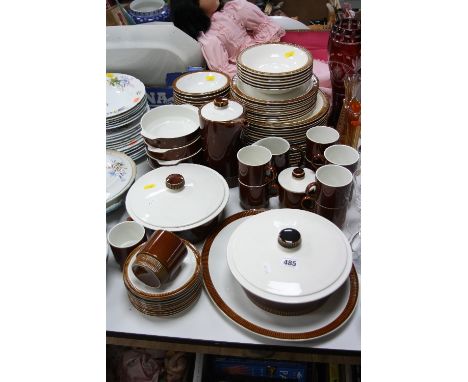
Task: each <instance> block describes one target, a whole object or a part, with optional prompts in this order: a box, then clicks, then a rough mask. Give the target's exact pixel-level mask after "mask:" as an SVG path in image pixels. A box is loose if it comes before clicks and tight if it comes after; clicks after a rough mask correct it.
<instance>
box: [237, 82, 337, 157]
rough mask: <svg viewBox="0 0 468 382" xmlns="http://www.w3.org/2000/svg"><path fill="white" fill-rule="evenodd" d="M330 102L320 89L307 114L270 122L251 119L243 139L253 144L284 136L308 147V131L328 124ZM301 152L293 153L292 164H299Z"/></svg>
mask: <svg viewBox="0 0 468 382" xmlns="http://www.w3.org/2000/svg"><path fill="white" fill-rule="evenodd" d="M329 109H330V102H329V101H328V99H327V97H326V95H325V94H324V93H323V92H322V91H321V90H319V91H318V95H317V102H316V103H315V106H314V108H313V109H312V110H311V111H310V112H309V113H308V114H306V115H304V116H302V117H299V118H291V119H289V120H287V121H286V122H284V121H282V120H278V119H270V120H269V121H268V122H260V121H258V120H254V119H249V125H248V126H247V127H246V128H244V130H243V131H242V140H243V142H244V143H245V144H252V143H254V142H256V141H258V140H259V139H262V138H266V137H282V138H284V139H286V140H287V141H288V142H289V143H290V144H292V145H297V146H299V147H300V148H301V149H302V150H305V147H306V139H307V138H306V132H307V130H308V129H310V128H311V127H313V126H322V125H326V122H327V116H328V111H329ZM300 157H301V154H300V152H297V153H293V154H291V165H292V166H297V165H298V164H299V160H300Z"/></svg>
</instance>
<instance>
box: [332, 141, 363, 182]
mask: <svg viewBox="0 0 468 382" xmlns="http://www.w3.org/2000/svg"><path fill="white" fill-rule="evenodd" d="M359 156H360V155H359V151H357V150H356V149H355V148H354V147H351V146H347V145H333V146H330V147H328V148H327V149H326V150H325V152H324V157H325V160H326V162H327V163H329V164H337V165H339V166H343V167H345V168H347V169H348V170H349V171H351V174H353V175H354V173H355V172H356V170H357V168H358V164H359Z"/></svg>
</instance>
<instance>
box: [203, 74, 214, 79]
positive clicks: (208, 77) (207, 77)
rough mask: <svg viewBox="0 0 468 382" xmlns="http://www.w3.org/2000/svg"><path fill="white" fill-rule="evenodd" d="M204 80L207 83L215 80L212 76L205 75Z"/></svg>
mask: <svg viewBox="0 0 468 382" xmlns="http://www.w3.org/2000/svg"><path fill="white" fill-rule="evenodd" d="M205 79H206V80H207V81H214V80H215V79H216V77H215V76H213V75H212V74H209V75H207V76H206V77H205Z"/></svg>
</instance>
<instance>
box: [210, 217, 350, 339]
mask: <svg viewBox="0 0 468 382" xmlns="http://www.w3.org/2000/svg"><path fill="white" fill-rule="evenodd" d="M263 211H265V210H248V211H243V212H239V213H237V214H234V215H232V216H230V217H229V218H227V219H226V220H225V221H224V222H223V223H222V224H221V225H220V226H219V228H218V229H217V230H216V231H215V232H213V234H212V235H210V236H209V237H208V239H207V240H206V242H205V245H204V247H203V251H202V268H203V281H204V284H205V289H206V291H207V293H208V295H209V296H210V298H211V300H212V302H213V303H214V304H215V306H216V307H217V308H218V309H219V310H220V311H221V312H222V313H223V314H224V315H226V317H228V318H229V319H230V320H232V321H233V322H234V323H235V324H237V325H239V326H240V327H242V328H243V329H246V330H248V331H250V332H252V333H255V334H257V335H260V336H263V337H267V338H274V339H278V340H284V341H308V340H311V339H316V338H320V337H323V336H325V335H328V334H330V333H332V332H334V331H335V330H337V329H339V328H340V327H341V326H343V325H344V324H345V323H346V321H348V319H349V318H350V317H351V315H352V314H353V312H354V310H355V308H356V305H357V302H358V296H359V280H358V276H357V273H356V270H355V269H354V266H353V268H352V270H351V273H350V275H349V278H348V280H347V281H346V282H345V284H344V285H343V286H342V287H341V288H339V289H338V290H337V291H336V292H334V293H333V294H331V295H330V296H329V298H328V299H327V301H325V302H324V303H323V305H322V306H320V307H319V308H317V309H316V310H314V311H312V312H310V313H307V314H304V315H300V316H278V315H275V314H273V313H269V312H266V311H263V310H262V309H260V308H258V307H257V306H256V305H255V304H254V303H253V302H251V301H250V300H249V299H248V297H247V296H246V295H245V293H244V291H243V289H242V287H241V286H240V284H238V283H237V281H236V280H235V278H234V276H232V274H231V272H230V270H229V267H228V264H227V259H226V252H227V249H226V243H227V242H228V241H229V238H230V236H231V235H232V233H233V232H234V230H235V229H236V228H237V227H238V226H239V224H241V223H242V222H243V221H244V220H245V219H248V218H249V216H252V215H256V214H258V213H262V212H263Z"/></svg>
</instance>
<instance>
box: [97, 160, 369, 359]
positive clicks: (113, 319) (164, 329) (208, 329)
mask: <svg viewBox="0 0 468 382" xmlns="http://www.w3.org/2000/svg"><path fill="white" fill-rule="evenodd" d="M150 170H151V169H150V167H149V166H148V164H147V162H146V161H143V162H140V163H138V164H137V178H139V177H140V176H141V175H143V174H145V173H146V172H148V171H150ZM269 208H278V198H277V197H275V198H272V199H271V200H270V207H269ZM239 211H243V209H242V208H241V207H240V205H239V189H238V188H232V189H230V198H229V202H228V204H227V206H226V209H225V216H226V217H228V216H230V215H232V214H234V213H236V212H239ZM127 217H128V214H127V212H126V210H125V206H122V207H120V208H119V209H117V210H116V211H114V212H111V213H110V214H108V215H107V231H109V229H110V228H111V227H112V226H113V225H115V224H117V223H119V222H121V221H123V220H125V219H126V218H127ZM359 226H360V213H359V212H358V210H357V208H355V207H353V208H352V209H351V210H350V211H349V212H348V216H347V223H346V227H345V229H344V233H345V234H346V236H347V237H350V236H351V235H352V234H353V233H355V232H357V231H358V230H359V229H360V228H359ZM196 247H197V248H198V249H199V250H201V249H202V247H203V243H199V244H198V245H196ZM108 255H109V256H108V260H107V274H106V278H107V280H106V326H107V331H108V332H118V333H122V334H123V333H127V334H130V335H132V334H133V335H149V336H157V337H169V338H174V339H177V340H178V341H180V339H188V340H195V341H197V340H198V341H214V342H224V343H233V344H236V345H238V344H249V345H279V346H292V347H301V348H310V349H327V350H334V351H360V350H361V305H360V299H359V300H358V304H357V307H356V309H355V311H354V313H353V315H352V317H351V318H350V319H349V320H348V322H347V323H345V325H344V326H343V327H341V328H340V329H338V330H337V331H335V332H334V333H331V334H329V335H327V336H325V337H322V338H318V339H314V340H310V341H305V342H292V341H280V340H275V339H268V338H264V337H260V336H258V335H256V334H254V333H251V332H249V331H247V330H246V329H243V328H241V327H239V326H237V325H236V324H234V323H233V322H232V321H230V320H229V319H227V318H226V317H225V316H224V315H223V314H222V312H221V311H220V310H218V308H217V307H216V306H215V305H214V304H213V303H212V302H211V300H210V298H209V296H208V294H207V293H206V291H205V290H203V291H202V294H201V296H200V299H199V300H198V301H197V302H196V303H195V305H194V306H193V307H191V308H189V310H187V311H186V312H184V313H182V314H180V315H178V316H177V317H169V318H159V317H151V316H146V315H144V314H142V313H140V312H138V311H137V310H136V309H135V308H134V307H133V306H132V305H131V304H130V302H129V300H128V297H127V293H126V289H125V286H124V283H123V279H122V273H121V271H120V269H119V266H118V264H117V263H116V262H115V260H114V257H113V255H112V252H111V251H110V249H108ZM359 272H360V270H359Z"/></svg>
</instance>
